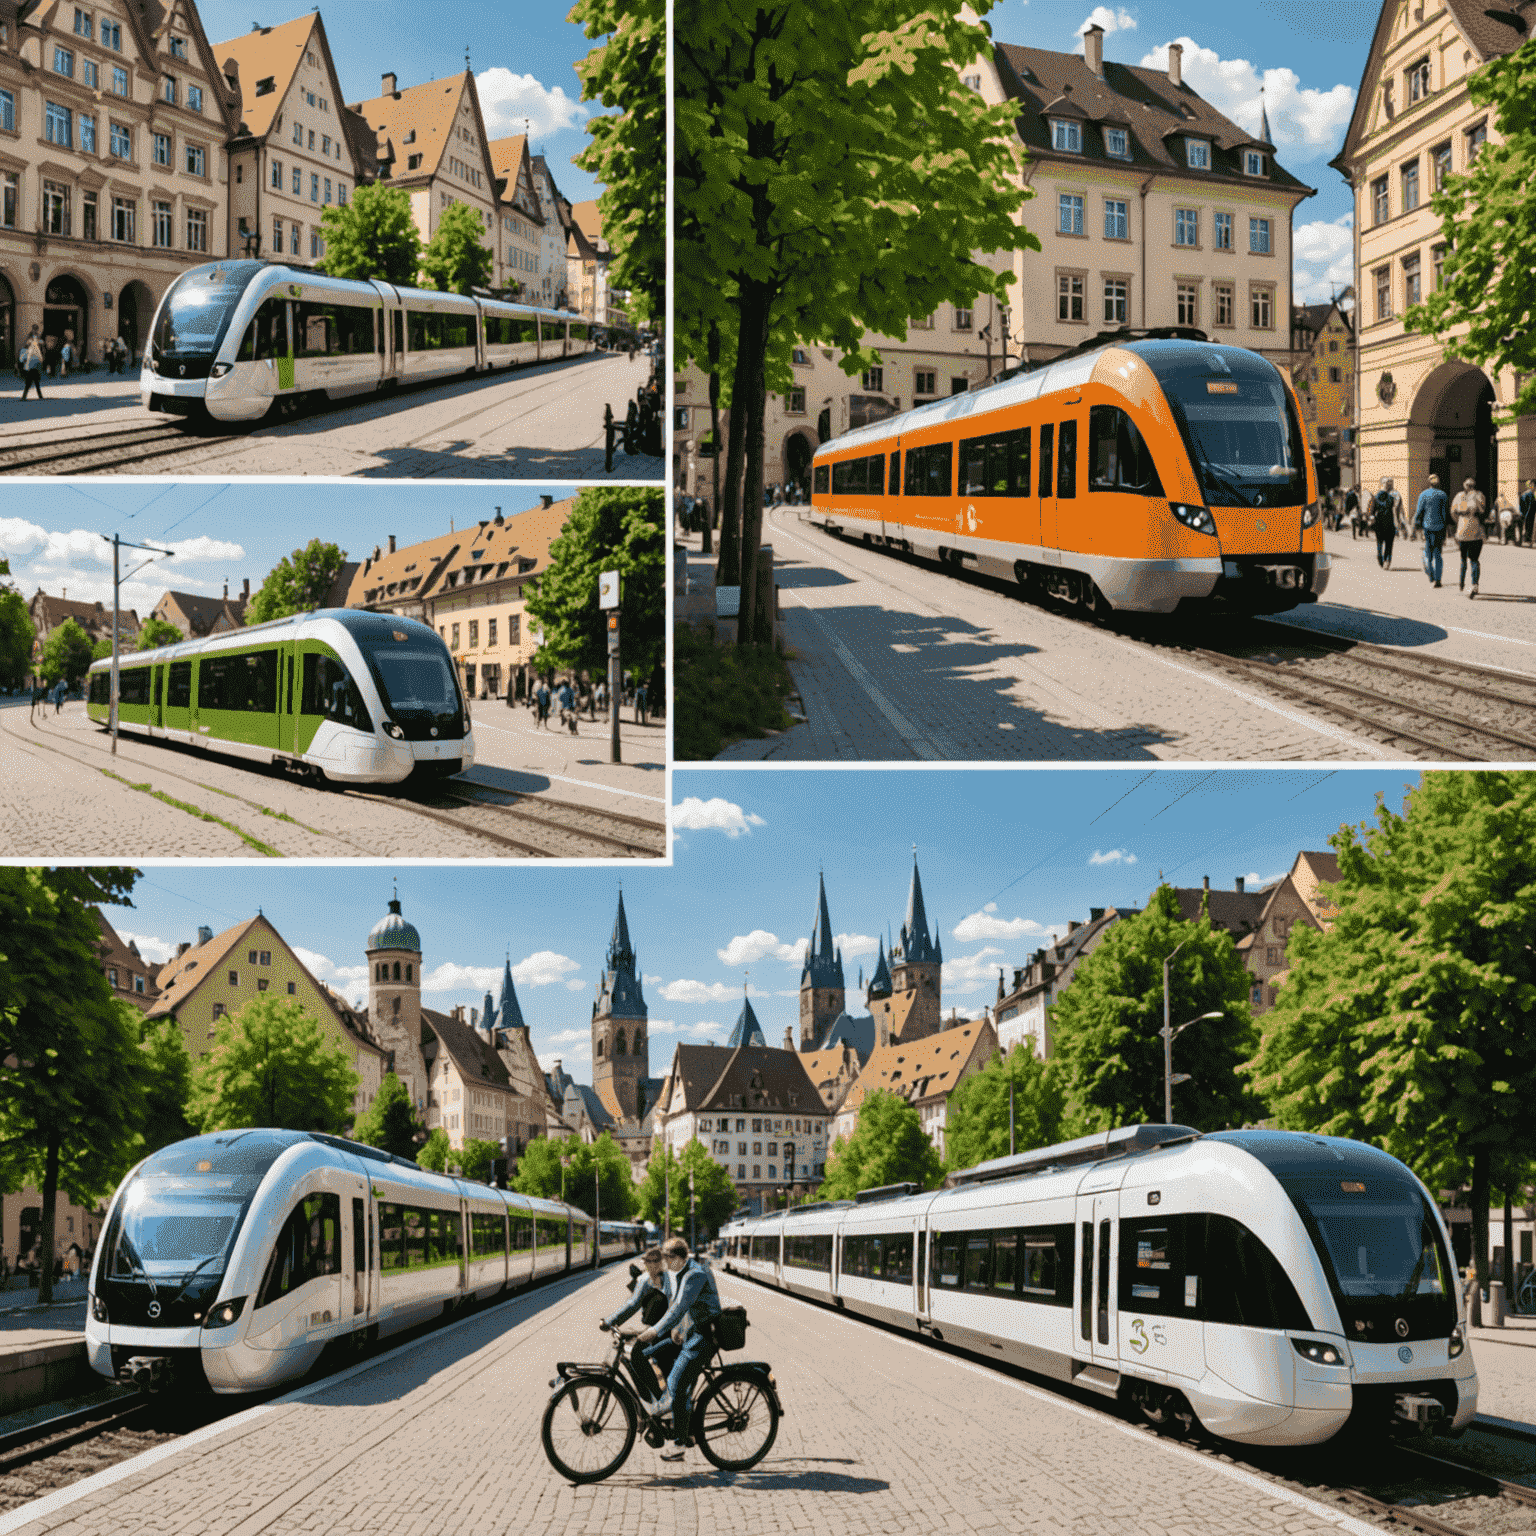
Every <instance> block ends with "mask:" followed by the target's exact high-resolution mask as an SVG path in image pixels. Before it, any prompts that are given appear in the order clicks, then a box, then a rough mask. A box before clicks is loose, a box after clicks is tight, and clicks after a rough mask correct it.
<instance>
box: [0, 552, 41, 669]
mask: <svg viewBox="0 0 1536 1536" xmlns="http://www.w3.org/2000/svg"><path fill="white" fill-rule="evenodd" d="M0 563H3V562H0ZM6 568H7V569H9V567H8V566H7V567H6ZM36 637H37V631H36V629H35V628H34V627H33V624H32V615H31V614H30V613H28V612H27V600H26V599H25V598H24V597H23V596H22V595H21V593H20V592H18V591H17V590H16V589H15V588H14V587H12V586H9V585H7V584H6V583H4V582H0V687H3V688H14V687H16V686H17V684H18V683H20V682H21V680H22V679H23V678H24V677H25V676H26V675H27V668H28V667H29V666H31V664H32V642H33V640H34V639H36Z"/></svg>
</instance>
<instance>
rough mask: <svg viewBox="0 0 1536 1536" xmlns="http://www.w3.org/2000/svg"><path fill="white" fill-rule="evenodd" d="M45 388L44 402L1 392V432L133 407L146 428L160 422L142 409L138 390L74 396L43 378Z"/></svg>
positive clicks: (61, 385) (34, 398)
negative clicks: (26, 423)
mask: <svg viewBox="0 0 1536 1536" xmlns="http://www.w3.org/2000/svg"><path fill="white" fill-rule="evenodd" d="M43 389H44V390H45V393H44V395H43V398H42V399H41V400H38V398H37V397H36V396H35V395H28V397H27V398H26V400H25V401H23V400H22V398H21V394H20V391H17V392H16V393H15V394H13V393H12V392H11V391H10V390H9V389H7V390H4V391H0V430H3V429H4V428H5V427H7V426H9V425H11V424H12V423H13V422H19V421H57V420H59V419H60V418H65V417H70V416H87V415H95V414H98V413H100V412H102V411H121V410H126V409H128V408H130V407H131V408H132V409H133V410H135V411H137V412H138V413H139V414H140V415H141V416H142V417H143V418H144V425H145V426H152V425H153V424H154V423H155V421H156V419H157V418H155V417H153V416H151V415H150V413H149V412H148V411H145V410H142V409H141V407H140V405H139V391H138V389H137V387H135V388H134V389H133V390H132V391H131V392H128V393H124V394H121V395H87V394H74V393H71V391H70V387H69V385H68V384H57V383H56V384H55V385H54V387H53V388H52V389H49V388H48V381H47V380H46V379H44V380H43ZM158 419H159V420H160V421H162V422H163V421H165V420H166V419H167V418H165V417H163V416H162V417H160V418H158Z"/></svg>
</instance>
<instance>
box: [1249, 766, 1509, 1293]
mask: <svg viewBox="0 0 1536 1536" xmlns="http://www.w3.org/2000/svg"><path fill="white" fill-rule="evenodd" d="M1533 837H1536V774H1532V773H1528V772H1527V773H1518V772H1504V771H1498V772H1482V773H1465V772H1456V773H1426V774H1425V775H1424V777H1423V779H1422V781H1421V782H1420V784H1419V786H1418V787H1417V788H1416V789H1413V790H1411V791H1410V792H1409V794H1408V797H1407V799H1406V801H1405V803H1404V807H1403V814H1402V815H1397V814H1395V813H1393V812H1392V811H1390V810H1388V809H1387V807H1386V805H1385V804H1384V803H1383V802H1382V801H1381V798H1380V797H1379V796H1378V804H1377V810H1376V825H1375V826H1374V827H1373V828H1372V827H1367V826H1365V825H1362V826H1360V827H1359V828H1355V827H1348V826H1346V827H1341V828H1340V829H1339V831H1338V833H1337V834H1336V835H1335V836H1334V837H1333V838H1332V839H1331V841H1332V843H1333V846H1334V848H1335V849H1336V850H1337V851H1338V855H1339V876H1340V878H1339V884H1338V885H1337V886H1335V887H1333V888H1332V891H1331V894H1332V898H1333V900H1334V902H1335V903H1336V905H1337V908H1338V913H1337V916H1336V917H1335V919H1334V921H1333V923H1332V926H1331V927H1330V928H1329V929H1328V931H1326V932H1319V931H1317V930H1315V929H1312V928H1304V927H1298V928H1297V929H1296V930H1295V931H1294V933H1293V934H1292V936H1291V940H1290V945H1289V948H1288V950H1287V959H1288V961H1289V971H1288V973H1287V976H1286V980H1285V984H1284V985H1283V986H1282V987H1281V988H1280V990H1279V995H1278V998H1277V1000H1276V1004H1275V1007H1274V1008H1273V1009H1272V1010H1271V1011H1270V1012H1269V1013H1268V1014H1266V1015H1265V1017H1264V1019H1263V1021H1262V1028H1263V1033H1262V1038H1261V1042H1260V1045H1259V1049H1258V1052H1257V1054H1256V1055H1255V1057H1254V1060H1253V1062H1252V1063H1251V1071H1252V1073H1253V1080H1254V1085H1255V1087H1256V1088H1257V1089H1258V1091H1259V1092H1260V1093H1261V1094H1263V1095H1264V1096H1265V1098H1266V1099H1268V1101H1269V1104H1270V1109H1271V1115H1272V1117H1273V1120H1274V1123H1275V1124H1277V1125H1279V1126H1282V1127H1285V1128H1288V1129H1292V1130H1312V1131H1323V1132H1326V1133H1328V1134H1330V1135H1336V1136H1352V1137H1357V1138H1359V1139H1361V1140H1365V1141H1371V1142H1374V1143H1375V1144H1377V1145H1378V1146H1381V1147H1383V1148H1385V1150H1387V1151H1388V1152H1391V1153H1392V1154H1393V1155H1394V1156H1396V1157H1399V1158H1401V1159H1402V1160H1403V1161H1404V1162H1405V1163H1407V1164H1408V1165H1409V1167H1411V1168H1412V1169H1413V1170H1414V1171H1415V1172H1416V1173H1417V1174H1418V1175H1419V1176H1420V1177H1421V1178H1422V1179H1424V1181H1425V1182H1426V1183H1427V1184H1428V1185H1429V1187H1430V1189H1432V1190H1438V1189H1445V1188H1454V1187H1456V1186H1457V1185H1459V1184H1461V1183H1463V1182H1464V1181H1467V1180H1468V1179H1469V1178H1470V1182H1471V1185H1472V1218H1473V1231H1474V1234H1475V1235H1474V1239H1473V1251H1474V1253H1475V1254H1477V1255H1478V1256H1479V1261H1480V1269H1479V1272H1480V1274H1482V1273H1483V1270H1482V1265H1483V1264H1484V1263H1485V1262H1486V1255H1487V1252H1488V1244H1487V1219H1488V1205H1489V1192H1490V1187H1491V1183H1492V1181H1493V1180H1495V1179H1497V1180H1499V1181H1500V1182H1517V1181H1518V1180H1520V1179H1522V1178H1523V1177H1524V1176H1525V1172H1526V1170H1528V1168H1529V1166H1530V1161H1531V1158H1532V1156H1533V1154H1536V1119H1533V1118H1532V1115H1531V1109H1530V1106H1531V1104H1532V1103H1533V1102H1536V1036H1533V1034H1532V1031H1531V1028H1530V1019H1531V1015H1532V1012H1533V1011H1536V954H1533V951H1532V949H1531V947H1530V945H1531V936H1532V934H1533V933H1536V876H1533V872H1532V865H1531V848H1532V843H1533ZM1485 1278H1486V1277H1485Z"/></svg>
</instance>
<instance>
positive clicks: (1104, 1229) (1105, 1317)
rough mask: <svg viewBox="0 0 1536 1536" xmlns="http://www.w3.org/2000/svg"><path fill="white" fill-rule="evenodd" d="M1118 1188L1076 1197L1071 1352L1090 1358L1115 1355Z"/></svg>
mask: <svg viewBox="0 0 1536 1536" xmlns="http://www.w3.org/2000/svg"><path fill="white" fill-rule="evenodd" d="M1119 1231H1120V1192H1119V1190H1116V1189H1109V1190H1100V1191H1097V1192H1095V1193H1092V1194H1080V1195H1079V1196H1078V1197H1077V1277H1076V1281H1075V1290H1076V1298H1075V1299H1076V1302H1077V1306H1076V1309H1075V1310H1076V1317H1075V1318H1074V1323H1075V1326H1074V1327H1073V1330H1072V1345H1073V1351H1072V1352H1073V1353H1074V1354H1075V1355H1077V1356H1078V1357H1079V1358H1081V1359H1088V1360H1092V1361H1093V1362H1094V1364H1096V1365H1099V1364H1103V1365H1111V1364H1114V1363H1115V1362H1116V1361H1118V1360H1119V1357H1120V1346H1119V1315H1118V1314H1119V1298H1118V1296H1117V1294H1116V1293H1117V1288H1118V1278H1119V1259H1120V1238H1119Z"/></svg>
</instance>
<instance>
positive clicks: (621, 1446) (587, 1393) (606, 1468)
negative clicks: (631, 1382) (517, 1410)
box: [543, 1376, 635, 1483]
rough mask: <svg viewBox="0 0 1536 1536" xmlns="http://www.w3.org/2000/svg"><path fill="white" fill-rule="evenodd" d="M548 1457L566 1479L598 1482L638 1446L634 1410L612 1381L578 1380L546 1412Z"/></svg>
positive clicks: (565, 1386) (556, 1396)
mask: <svg viewBox="0 0 1536 1536" xmlns="http://www.w3.org/2000/svg"><path fill="white" fill-rule="evenodd" d="M543 1438H544V1454H545V1455H546V1456H548V1457H549V1464H550V1465H551V1466H552V1467H553V1468H554V1469H555V1471H557V1472H558V1473H559V1474H560V1475H561V1477H564V1478H568V1479H569V1480H570V1481H571V1482H573V1483H598V1482H601V1481H602V1480H603V1479H604V1478H605V1477H609V1476H611V1475H612V1474H613V1473H615V1472H617V1471H618V1470H619V1468H620V1467H621V1466H623V1464H624V1458H625V1457H626V1456H628V1455H629V1453H630V1450H631V1449H632V1448H633V1446H634V1443H635V1407H634V1404H633V1403H631V1402H630V1400H629V1394H628V1393H627V1392H623V1391H620V1390H618V1389H617V1388H616V1387H615V1386H614V1383H613V1381H612V1379H611V1378H608V1377H602V1376H578V1377H576V1378H575V1379H574V1380H572V1381H567V1382H565V1383H564V1384H563V1385H562V1386H560V1387H559V1388H558V1389H557V1390H556V1392H555V1394H554V1396H553V1397H551V1398H550V1400H549V1407H547V1408H546V1409H545V1410H544V1430H543Z"/></svg>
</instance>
